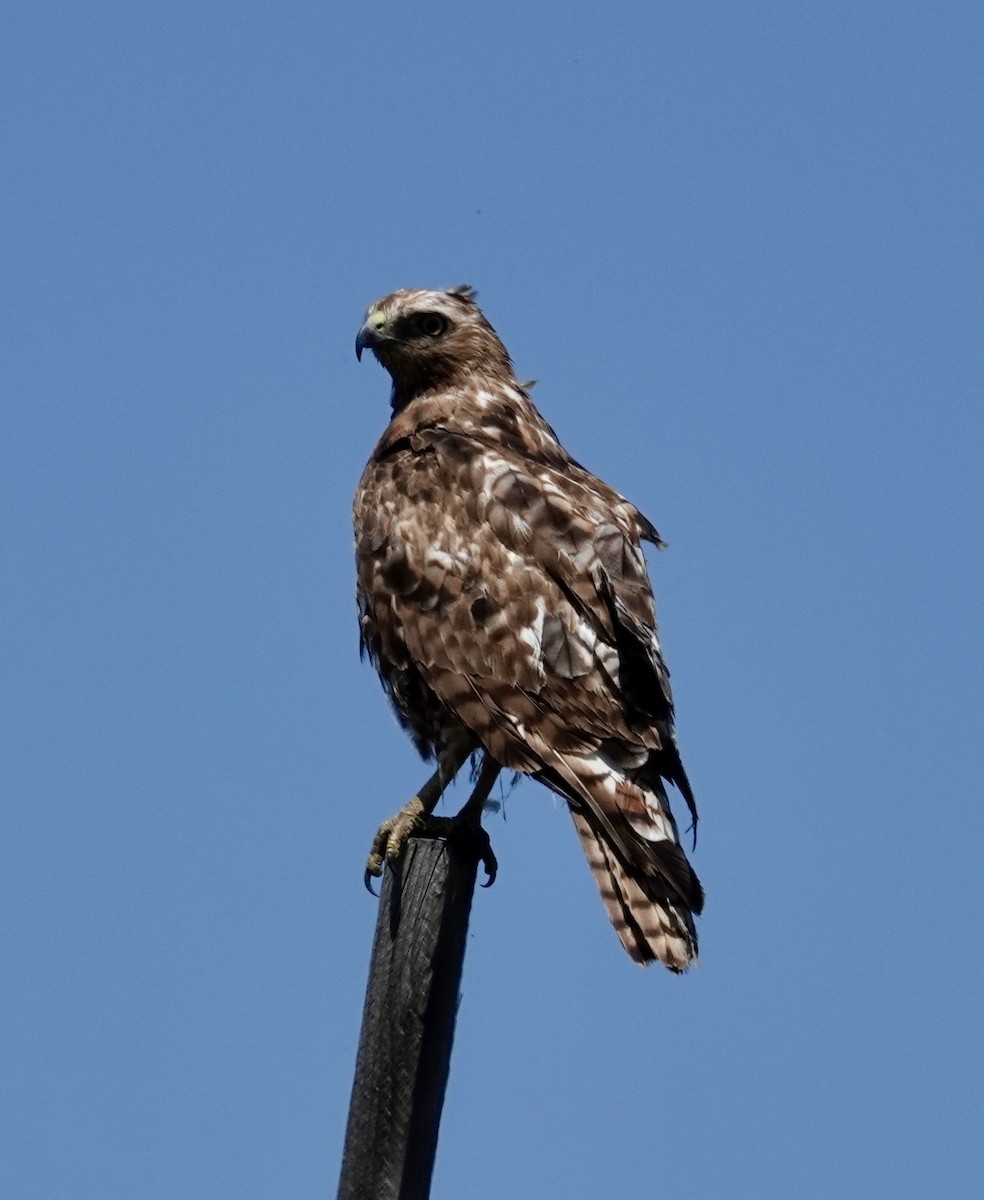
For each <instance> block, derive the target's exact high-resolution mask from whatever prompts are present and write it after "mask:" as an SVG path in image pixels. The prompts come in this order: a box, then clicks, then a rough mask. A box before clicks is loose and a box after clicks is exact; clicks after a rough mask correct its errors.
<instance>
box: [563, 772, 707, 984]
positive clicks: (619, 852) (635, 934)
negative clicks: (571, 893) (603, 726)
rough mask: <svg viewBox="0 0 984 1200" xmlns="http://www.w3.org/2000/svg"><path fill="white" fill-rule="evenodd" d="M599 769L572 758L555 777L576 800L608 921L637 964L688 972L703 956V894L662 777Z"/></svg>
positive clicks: (576, 823) (577, 816)
mask: <svg viewBox="0 0 984 1200" xmlns="http://www.w3.org/2000/svg"><path fill="white" fill-rule="evenodd" d="M600 766H601V764H599V763H598V761H597V759H595V760H594V761H590V760H588V761H586V760H581V761H580V762H578V761H577V760H576V759H574V758H573V756H571V757H568V758H567V759H566V762H565V763H564V765H563V767H560V769H559V770H557V772H556V775H555V780H556V783H560V782H561V780H562V783H563V785H564V786H562V787H557V788H556V790H558V791H561V792H562V794H564V795H566V797H567V799H568V801H569V803H570V809H571V816H572V817H573V818H574V826H575V828H576V829H577V832H578V834H579V835H580V838H581V845H582V846H583V847H584V853H585V855H586V856H587V859H588V864H589V866H590V867H591V870H592V872H593V873H594V877H595V881H596V883H597V884H598V889H599V891H600V892H601V898H602V900H603V901H604V904H605V908H606V909H607V910H608V916H609V918H610V919H611V922H612V924H613V925H614V926H615V932H616V933H617V934H618V936H619V938H620V939H621V942H622V945H623V946H624V947H625V949H626V950H627V951H628V953H629V955H630V956H631V958H633V959H634V960H635V962H638V963H642V964H643V965H644V966H645V965H646V964H648V963H651V962H655V961H658V962H661V963H663V965H664V966H666V967H668V968H669V969H670V970H671V971H685V970H686V969H687V967H688V966H689V965H690V964H691V963H692V962H693V961H694V960H695V959H696V957H697V930H696V928H695V926H694V917H695V916H697V915H698V914H699V913H700V911H701V909H702V908H703V907H704V892H703V889H702V888H701V886H700V881H699V880H698V878H697V875H696V873H695V872H694V869H693V867H691V865H690V863H689V862H688V861H687V856H686V854H684V852H683V849H682V848H681V846H680V844H679V840H678V837H677V830H676V822H675V821H674V820H673V815H672V813H671V812H670V807H669V802H668V801H667V798H666V793H665V791H664V789H663V784H662V780H661V779H659V778H658V777H654V776H652V775H651V774H649V773H648V772H635V771H633V772H623V771H621V770H619V769H618V768H616V767H614V766H612V764H610V763H605V764H604V770H600V769H599V768H600ZM565 768H566V769H565ZM551 774H553V772H551ZM642 774H646V775H647V778H646V780H645V783H643V782H642V780H641V779H640V778H639V776H640V775H642ZM629 775H632V776H634V777H635V778H629ZM558 777H559V778H558ZM545 782H546V781H545ZM556 783H554V786H555V787H556ZM572 784H574V785H575V786H573V787H572V786H571V785H572ZM572 793H574V794H573V795H572ZM689 802H690V798H689V797H688V803H689Z"/></svg>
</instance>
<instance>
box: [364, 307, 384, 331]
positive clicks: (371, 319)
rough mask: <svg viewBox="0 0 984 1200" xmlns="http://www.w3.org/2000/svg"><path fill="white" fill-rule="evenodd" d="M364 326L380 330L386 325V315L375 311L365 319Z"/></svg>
mask: <svg viewBox="0 0 984 1200" xmlns="http://www.w3.org/2000/svg"><path fill="white" fill-rule="evenodd" d="M366 324H367V325H368V326H370V327H371V328H372V329H382V327H383V326H384V325H385V324H386V314H385V313H383V312H380V311H379V309H377V310H376V311H375V312H371V313H370V314H369V316H368V317H366Z"/></svg>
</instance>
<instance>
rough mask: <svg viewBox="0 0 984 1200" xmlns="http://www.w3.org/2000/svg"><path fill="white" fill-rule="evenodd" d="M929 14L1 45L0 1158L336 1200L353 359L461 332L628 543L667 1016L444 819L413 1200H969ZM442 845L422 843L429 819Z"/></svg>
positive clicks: (967, 565) (585, 888)
mask: <svg viewBox="0 0 984 1200" xmlns="http://www.w3.org/2000/svg"><path fill="white" fill-rule="evenodd" d="M982 33H984V10H982V9H981V8H980V6H979V5H978V4H970V3H966V4H961V3H954V4H948V5H942V6H938V5H929V4H906V3H895V4H888V3H876V2H873V3H867V4H856V3H854V4H846V3H837V2H834V3H830V2H827V3H823V4H819V3H814V4H802V3H794V4H790V3H781V4H780V3H765V4H758V5H752V6H735V5H723V4H705V5H696V6H695V5H686V6H680V5H667V4H662V3H650V4H643V3H633V2H623V3H619V4H616V5H611V4H609V5H605V6H601V5H583V6H580V7H579V8H572V7H571V6H567V5H559V4H556V3H553V2H552V0H545V3H543V4H540V5H530V4H518V3H515V0H504V2H502V3H499V4H496V5H494V6H493V5H483V6H477V5H461V4H457V5H455V4H450V3H446V2H443V0H437V2H432V3H422V4H418V5H406V4H396V3H393V2H392V0H380V3H377V4H375V5H368V6H367V5H361V6H357V5H338V4H335V5H331V4H313V3H291V2H289V0H288V2H287V3H284V4H281V5H277V6H274V5H259V4H253V3H239V4H235V5H233V4H229V3H213V4H205V5H190V4H184V3H180V2H177V3H173V4H170V5H160V4H144V5H122V4H110V3H106V2H99V0H97V2H96V3H90V4H86V5H81V4H66V3H59V4H57V5H55V4H51V3H45V2H44V0H35V2H34V3H32V4H31V5H25V4H14V5H13V6H12V7H11V8H10V10H9V11H8V13H7V14H6V18H5V34H4V38H3V45H2V48H0V56H2V59H3V61H2V63H0V108H2V112H3V132H2V140H0V157H2V161H3V163H4V168H5V171H4V173H5V176H6V185H5V188H4V191H5V198H4V210H5V216H6V221H5V224H6V232H7V236H6V237H5V238H4V241H3V245H2V248H0V255H2V259H0V303H2V306H3V312H2V319H3V327H4V333H5V336H4V338H3V339H2V348H0V356H2V382H0V386H2V392H3V403H2V406H0V488H2V506H3V517H2V539H3V561H4V571H3V573H2V580H0V609H2V613H0V616H2V629H3V638H2V663H0V678H2V681H3V682H2V688H3V705H4V712H3V714H2V722H0V755H2V758H0V762H2V775H3V799H2V828H0V893H2V896H0V912H2V916H0V922H2V938H3V947H4V949H3V955H4V960H5V968H6V969H5V971H4V976H5V979H4V983H3V985H2V989H0V1030H2V1034H0V1044H2V1054H3V1061H2V1064H0V1074H2V1078H3V1080H4V1086H3V1089H2V1099H0V1105H2V1107H3V1111H2V1113H0V1129H2V1133H0V1139H2V1144H0V1157H2V1160H3V1161H4V1164H5V1166H4V1175H5V1176H6V1179H7V1182H6V1185H5V1188H6V1190H7V1191H8V1194H9V1195H11V1196H16V1197H17V1198H18V1200H51V1198H52V1197H58V1198H59V1200H62V1198H64V1200H88V1198H90V1197H91V1198H93V1200H95V1198H98V1200H117V1198H118V1200H156V1198H161V1200H164V1198H168V1200H170V1198H172V1197H175V1196H181V1197H208V1198H209V1200H217V1198H223V1197H229V1198H230V1200H233V1198H235V1200H252V1198H254V1197H255V1198H257V1200H259V1198H264V1200H265V1198H268V1197H271V1196H287V1195H289V1196H292V1197H298V1198H302V1197H312V1198H313V1197H321V1196H324V1195H330V1194H333V1189H334V1186H335V1182H336V1179H337V1171H338V1163H339V1154H340V1149H341V1141H342V1135H343V1131H344V1121H345V1114H346V1110H347V1105H348V1094H349V1087H350V1084H351V1075H352V1067H353V1065H354V1055H355V1045H356V1038H357V1032H358V1023H359V1018H360V1012H361V1004H362V994H363V988H364V983H365V970H366V966H367V961H368V952H369V944H370V938H371V931H372V926H373V922H374V918H375V903H374V901H372V900H371V899H370V898H369V897H368V896H367V895H366V894H365V892H364V891H363V890H362V887H361V882H360V874H361V870H362V864H363V861H364V857H365V853H366V850H367V848H368V844H369V840H370V837H371V834H372V831H373V830H374V828H375V826H376V824H377V823H378V821H379V820H380V819H382V818H383V817H384V816H387V815H389V814H390V813H391V812H392V811H393V810H394V809H395V808H396V807H397V806H398V804H400V803H402V802H403V801H404V800H405V799H406V798H407V797H408V796H409V795H410V794H411V792H412V791H413V789H414V788H415V787H416V786H417V785H418V784H419V783H420V782H421V781H422V779H423V778H424V776H425V773H426V769H425V768H424V766H423V765H422V764H421V763H420V762H419V761H418V760H417V759H416V756H415V754H414V752H413V750H412V747H411V746H410V745H409V743H408V742H407V741H406V740H405V739H404V738H403V736H402V735H401V733H400V732H399V730H398V729H397V727H396V725H395V722H394V721H393V719H392V718H391V717H390V715H389V713H388V710H387V708H386V705H385V701H384V698H383V696H382V693H381V691H380V689H379V687H378V684H377V682H376V680H375V677H374V676H373V674H372V673H371V671H369V670H368V668H366V667H363V666H361V665H360V663H359V661H358V654H357V650H356V627H355V619H354V605H353V595H352V593H353V568H352V562H351V526H350V503H351V496H352V493H353V491H354V488H355V484H356V481H357V479H358V476H359V474H360V472H361V469H362V466H363V463H364V461H365V458H366V456H367V454H368V452H369V450H370V448H371V446H372V444H373V442H374V441H375V439H376V437H377V436H378V433H379V432H380V430H381V429H382V427H383V424H384V422H385V419H386V415H387V411H388V409H387V387H386V379H385V376H384V374H383V372H382V371H381V370H380V369H379V368H378V367H377V366H376V365H375V364H374V363H372V362H368V363H367V362H365V361H364V362H363V363H362V365H361V367H360V366H358V365H357V364H356V361H355V357H354V354H353V340H354V335H355V332H356V329H357V327H358V325H359V322H360V319H361V315H362V312H363V310H364V308H365V306H366V305H367V304H368V302H369V301H371V300H372V299H374V298H375V297H377V296H379V295H381V294H382V293H384V292H387V291H390V290H391V289H393V288H395V287H400V286H444V285H450V284H454V283H460V282H469V283H472V284H474V285H476V286H477V287H478V288H479V291H480V296H481V300H482V303H483V305H484V306H485V309H486V311H487V313H488V315H489V317H490V319H491V320H492V322H493V323H494V324H495V326H496V327H497V329H498V330H499V332H500V334H501V335H502V337H503V339H504V340H505V342H506V344H507V345H508V347H509V349H510V350H511V352H512V354H513V357H514V359H515V361H516V364H517V369H518V371H519V372H520V373H521V375H523V376H528V377H534V378H536V379H538V380H539V381H540V382H539V385H538V387H537V391H536V397H537V401H538V403H539V404H540V406H541V408H542V410H543V411H544V413H545V415H546V416H547V418H548V419H549V420H550V421H551V423H552V424H553V425H554V426H555V427H556V428H557V429H558V430H559V432H560V433H561V436H562V438H563V440H564V441H565V443H566V444H567V446H568V447H569V449H570V450H571V451H572V452H573V453H574V454H575V455H576V456H577V457H579V458H580V459H581V460H582V461H584V462H585V463H586V464H587V465H588V466H590V467H591V468H592V469H593V470H595V471H597V472H598V473H599V474H601V475H603V476H604V477H605V478H606V479H608V480H609V481H611V482H612V483H613V484H614V485H615V486H617V487H618V488H619V489H620V490H621V491H623V492H624V493H625V494H626V495H628V496H629V497H630V498H632V499H633V500H634V501H635V502H636V503H637V504H639V505H640V507H641V508H643V510H644V511H645V512H646V513H647V514H648V515H649V516H650V517H651V518H652V519H653V520H654V522H655V523H656V524H657V526H658V527H659V529H660V530H661V532H662V533H663V535H664V536H665V538H666V539H667V541H668V542H669V543H670V547H669V549H668V550H667V551H666V552H665V553H664V554H662V555H660V556H658V559H657V560H656V561H654V562H653V564H652V565H653V572H654V580H655V585H656V589H657V595H658V600H659V607H660V613H661V618H662V625H663V634H664V641H665V644H666V647H667V654H668V658H669V662H670V665H671V668H672V670H673V679H674V685H675V689H676V697H677V704H678V713H679V727H680V735H681V741H682V745H683V749H684V755H685V760H686V762H687V765H688V768H689V770H690V773H691V777H692V779H693V780H694V783H695V786H696V788H697V792H698V799H699V802H700V806H701V813H702V818H703V820H702V825H701V838H700V843H699V845H698V848H697V852H696V855H695V859H694V861H695V865H696V867H697V869H698V871H699V872H700V874H701V876H702V878H703V880H704V882H705V885H706V888H707V893H708V904H707V909H706V914H705V916H704V918H703V920H702V923H701V934H702V964H701V966H700V967H699V969H697V970H696V971H694V972H691V973H690V974H689V975H687V976H686V977H684V978H673V977H671V976H670V975H668V974H666V973H665V972H658V971H655V970H653V971H649V972H642V971H640V970H639V969H638V968H637V967H634V966H633V965H632V964H631V963H630V962H629V961H628V959H627V958H626V957H625V956H624V954H623V953H622V951H621V949H620V947H619V945H618V942H617V940H616V938H615V936H614V934H613V933H612V931H611V929H610V927H609V925H608V922H607V920H606V918H605V915H604V911H603V909H602V906H601V904H600V901H599V899H598V896H597V894H596V892H595V889H594V885H593V883H592V881H591V879H590V875H589V872H588V870H587V868H586V867H585V865H584V862H583V858H582V856H581V853H580V850H579V849H578V846H577V844H576V838H575V835H574V833H573V830H572V828H571V826H570V821H569V819H568V818H567V816H566V814H565V813H564V812H563V810H562V808H561V806H560V805H559V804H558V803H557V802H556V801H555V800H554V799H553V798H552V797H551V796H550V795H549V793H547V792H545V791H543V790H542V789H539V788H537V787H535V786H534V785H532V784H530V783H528V782H527V783H522V784H520V786H519V787H518V788H517V789H516V790H515V791H514V792H512V793H511V794H510V795H509V796H508V797H507V798H506V803H505V810H504V812H505V819H503V817H501V816H500V817H495V818H492V819H490V821H489V822H488V823H489V826H490V829H491V832H492V836H493V839H494V843H495V846H496V850H497V852H498V855H499V859H500V863H501V873H500V879H499V882H498V883H497V884H496V886H495V887H494V888H493V889H491V890H490V891H488V892H482V893H480V894H479V895H478V897H477V899H476V904H475V909H474V916H473V923H472V931H471V937H470V943H469V950H468V958H467V961H466V965H465V978H464V989H463V1002H462V1006H461V1013H460V1020H459V1026H458V1041H457V1045H456V1049H455V1056H454V1061H453V1065H452V1078H451V1086H450V1091H449V1095H448V1101H447V1106H446V1110H445V1119H444V1124H443V1127H442V1137H441V1144H440V1147H439V1155H438V1166H437V1173H436V1176H435V1183H434V1191H433V1195H434V1197H435V1200H438V1198H448V1200H451V1198H457V1197H462V1196H468V1197H470V1198H473V1200H486V1198H488V1200H492V1198H493V1197H501V1196H512V1197H517V1198H519V1200H523V1198H525V1197H544V1196H561V1195H562V1196H565V1197H569V1198H571V1200H595V1198H596V1197H599V1196H605V1197H612V1198H614V1200H621V1198H623V1197H624V1198H628V1197H633V1198H636V1197H639V1196H649V1195H652V1196H654V1197H655V1196H662V1195H671V1194H675V1195H682V1196H692V1197H699V1198H703V1197H709V1198H711V1197H723V1196H727V1197H729V1200H744V1198H745V1197H755V1198H756V1200H763V1198H773V1197H774V1198H776V1200H780V1198H781V1200H788V1198H789V1197H796V1198H804V1200H813V1198H818V1200H819V1198H826V1197H830V1196H837V1197H841V1198H852V1197H858V1198H861V1197H865V1198H868V1197H873V1196H882V1195H891V1196H893V1197H894V1198H895V1200H910V1198H911V1200H915V1198H920V1200H922V1198H925V1197H927V1196H946V1197H948V1198H949V1200H963V1198H968V1200H969V1198H970V1197H972V1196H975V1197H976V1196H978V1195H979V1194H980V1188H981V1186H982V1175H984V1164H982V1152H981V1149H980V1146H981V1136H980V1135H981V1131H982V1121H981V1116H982V1103H981V1101H982V1083H981V1081H982V1079H984V1055H982V1038H981V1018H980V1012H981V1011H982V1009H981V1001H982V1000H984V994H982V993H984V987H982V982H984V980H982V969H981V956H980V937H981V916H982V911H981V910H982V905H981V888H980V877H981V852H980V847H981V844H982V834H984V829H982V824H984V822H982V815H981V814H982V804H981V770H980V762H979V759H980V746H981V732H980V729H981V705H980V679H981V676H982V668H984V663H982V655H981V638H980V625H981V594H982V578H981V576H982V572H981V566H980V558H981V555H980V543H981V537H980V518H981V512H982V507H984V505H982V502H984V486H982V483H981V465H980V464H981V458H982V452H984V446H982V440H984V439H982V437H981V433H982V429H981V425H982V421H981V398H982V382H984V364H982V352H981V318H982V304H981V299H982V295H981V274H980V272H981V249H982V240H981V228H982V217H981V207H982V179H984V171H982V165H984V164H982V155H981V134H980V131H981V119H982V111H981V109H982V104H981V100H982V92H984V88H982V85H981V79H980V52H981V37H982ZM458 790H459V792H460V791H461V789H458Z"/></svg>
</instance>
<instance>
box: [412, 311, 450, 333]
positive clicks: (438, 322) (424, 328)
mask: <svg viewBox="0 0 984 1200" xmlns="http://www.w3.org/2000/svg"><path fill="white" fill-rule="evenodd" d="M447 327H448V322H447V318H446V317H442V316H441V314H440V313H421V315H420V319H419V320H418V321H417V328H418V329H419V330H420V332H421V333H423V334H426V336H427V337H440V336H441V334H442V333H444V331H445V330H446V329H447Z"/></svg>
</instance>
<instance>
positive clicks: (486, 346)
mask: <svg viewBox="0 0 984 1200" xmlns="http://www.w3.org/2000/svg"><path fill="white" fill-rule="evenodd" d="M363 350H371V351H372V352H373V354H375V356H376V358H377V359H378V360H379V361H380V362H381V363H382V365H383V366H384V367H385V368H386V370H387V371H389V373H390V375H391V376H392V378H393V402H394V408H397V407H402V406H403V404H405V403H407V402H408V401H409V400H411V399H413V397H414V396H415V395H420V394H422V393H424V392H428V391H433V390H434V389H436V388H449V387H454V386H455V384H456V383H459V382H462V381H463V379H464V377H466V376H468V375H471V374H474V373H476V372H481V373H483V374H485V375H489V374H496V373H499V372H505V373H506V374H507V375H510V374H511V372H512V366H511V363H510V362H509V355H508V354H507V353H506V349H505V347H504V346H503V344H502V342H500V341H499V338H498V336H497V335H496V332H495V330H494V329H493V328H492V326H491V325H490V324H489V323H488V321H487V320H486V319H485V317H484V316H483V314H482V311H481V309H480V308H479V307H478V305H477V304H476V303H475V291H474V289H472V288H470V287H457V288H451V289H450V290H449V291H447V292H432V291H426V290H423V289H408V290H406V291H400V292H393V293H392V294H391V295H389V296H384V297H383V298H382V299H381V300H377V301H376V303H375V304H372V305H370V307H369V310H368V311H367V313H366V319H365V321H364V323H363V325H362V328H361V329H360V330H359V333H358V336H357V337H356V339H355V353H356V356H357V357H358V358H359V359H361V358H362V351H363Z"/></svg>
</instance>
